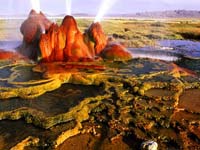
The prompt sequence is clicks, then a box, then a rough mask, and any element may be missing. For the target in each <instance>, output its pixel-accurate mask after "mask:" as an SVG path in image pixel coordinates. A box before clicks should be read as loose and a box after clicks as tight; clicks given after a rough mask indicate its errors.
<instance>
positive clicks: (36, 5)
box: [31, 0, 40, 14]
mask: <svg viewBox="0 0 200 150" xmlns="http://www.w3.org/2000/svg"><path fill="white" fill-rule="evenodd" d="M31 6H32V9H33V10H35V11H36V13H38V14H39V13H40V0H31Z"/></svg>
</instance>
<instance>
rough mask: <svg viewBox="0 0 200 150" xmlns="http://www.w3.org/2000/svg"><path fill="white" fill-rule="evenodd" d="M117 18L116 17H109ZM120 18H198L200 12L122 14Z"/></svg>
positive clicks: (178, 11) (173, 11) (177, 11)
mask: <svg viewBox="0 0 200 150" xmlns="http://www.w3.org/2000/svg"><path fill="white" fill-rule="evenodd" d="M110 16H117V15H110ZM118 16H120V17H131V18H200V11H195V10H171V11H153V12H141V13H134V14H122V15H118Z"/></svg>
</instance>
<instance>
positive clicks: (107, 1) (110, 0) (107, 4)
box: [94, 0, 117, 22]
mask: <svg viewBox="0 0 200 150" xmlns="http://www.w3.org/2000/svg"><path fill="white" fill-rule="evenodd" d="M116 1H117V0H103V2H102V3H101V5H100V8H99V11H98V13H97V15H96V17H95V20H94V22H101V20H102V18H103V17H104V15H105V14H106V12H108V10H109V9H110V8H111V7H112V5H114V3H115V2H116Z"/></svg>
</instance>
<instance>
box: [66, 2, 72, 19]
mask: <svg viewBox="0 0 200 150" xmlns="http://www.w3.org/2000/svg"><path fill="white" fill-rule="evenodd" d="M65 5H66V15H71V11H72V10H71V7H72V1H71V0H65Z"/></svg>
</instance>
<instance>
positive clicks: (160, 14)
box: [0, 10, 200, 19]
mask: <svg viewBox="0 0 200 150" xmlns="http://www.w3.org/2000/svg"><path fill="white" fill-rule="evenodd" d="M45 15H46V16H47V17H49V18H62V17H64V16H65V14H45ZM72 15H73V16H75V17H95V15H94V14H87V13H75V14H72ZM105 17H116V18H117V17H126V18H150V19H151V18H152V19H153V18H158V19H159V18H199V19H200V11H195V10H170V11H151V12H140V13H132V14H130V13H129V14H107V15H106V16H105ZM1 18H2V19H3V18H24V19H25V18H27V14H26V15H25V14H21V15H15V16H12V15H11V16H10V15H0V19H1Z"/></svg>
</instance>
